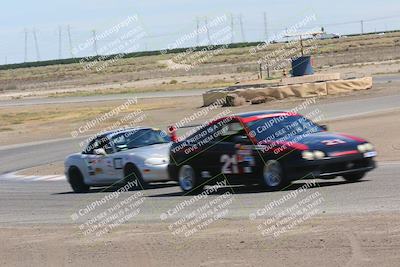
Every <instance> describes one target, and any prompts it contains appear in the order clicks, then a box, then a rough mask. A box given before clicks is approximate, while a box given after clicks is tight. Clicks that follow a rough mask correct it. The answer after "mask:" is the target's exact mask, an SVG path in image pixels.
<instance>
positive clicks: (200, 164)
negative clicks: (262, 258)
mask: <svg viewBox="0 0 400 267" xmlns="http://www.w3.org/2000/svg"><path fill="white" fill-rule="evenodd" d="M173 130H174V129H173V128H172V132H174V131H173ZM172 137H173V138H172V139H173V140H175V143H174V144H173V145H172V146H171V149H170V163H169V166H168V172H169V176H170V178H171V179H172V180H176V181H178V182H179V185H180V187H181V188H182V190H183V191H184V192H193V193H195V192H199V191H201V190H202V189H203V187H204V185H207V184H214V183H216V182H217V181H218V180H221V179H226V180H227V181H228V182H229V184H262V185H263V186H265V187H267V188H269V189H272V190H276V189H280V188H283V187H284V186H286V185H288V184H289V183H290V182H291V181H294V180H299V179H303V178H326V179H331V178H335V177H337V176H343V177H344V179H346V180H348V181H357V180H359V179H361V178H362V177H363V176H364V175H365V174H366V173H367V172H368V171H371V170H372V169H374V168H375V162H374V157H375V156H376V151H375V149H374V147H373V145H372V144H370V143H369V142H367V141H366V140H364V139H362V138H359V137H355V136H351V135H348V134H342V133H330V132H328V131H327V127H326V126H324V125H319V124H317V123H314V122H312V121H311V120H309V119H307V118H306V117H304V116H301V115H300V114H296V113H292V112H285V111H262V112H250V113H242V114H237V115H233V116H229V117H224V118H220V119H218V120H215V121H212V122H211V123H209V124H207V125H204V126H201V127H198V129H197V130H196V131H195V132H194V133H193V134H191V135H190V136H189V137H187V138H185V139H183V140H179V138H177V137H176V135H174V134H172Z"/></svg>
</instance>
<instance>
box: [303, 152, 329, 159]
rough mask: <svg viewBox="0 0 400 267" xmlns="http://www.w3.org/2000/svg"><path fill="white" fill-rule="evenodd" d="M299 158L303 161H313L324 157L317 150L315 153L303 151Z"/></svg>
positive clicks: (323, 154)
mask: <svg viewBox="0 0 400 267" xmlns="http://www.w3.org/2000/svg"><path fill="white" fill-rule="evenodd" d="M301 156H302V157H303V159H305V160H314V159H323V158H324V157H325V153H324V152H322V151H319V150H316V151H303V152H302V153H301Z"/></svg>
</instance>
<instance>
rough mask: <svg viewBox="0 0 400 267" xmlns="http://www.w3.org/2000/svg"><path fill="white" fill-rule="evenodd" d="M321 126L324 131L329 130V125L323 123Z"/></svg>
mask: <svg viewBox="0 0 400 267" xmlns="http://www.w3.org/2000/svg"><path fill="white" fill-rule="evenodd" d="M320 127H321V128H322V129H323V130H324V131H328V125H326V124H322V125H320Z"/></svg>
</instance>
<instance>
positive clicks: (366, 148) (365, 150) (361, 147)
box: [357, 143, 374, 153]
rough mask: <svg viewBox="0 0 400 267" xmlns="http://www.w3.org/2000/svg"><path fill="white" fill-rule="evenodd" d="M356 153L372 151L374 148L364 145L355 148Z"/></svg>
mask: <svg viewBox="0 0 400 267" xmlns="http://www.w3.org/2000/svg"><path fill="white" fill-rule="evenodd" d="M357 149H358V151H360V152H361V153H364V152H368V151H372V150H374V146H373V145H372V144H370V143H365V144H361V145H358V146H357Z"/></svg>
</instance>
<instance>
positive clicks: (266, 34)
mask: <svg viewBox="0 0 400 267" xmlns="http://www.w3.org/2000/svg"><path fill="white" fill-rule="evenodd" d="M264 34H265V37H264V38H265V41H266V42H268V20H267V13H266V12H264Z"/></svg>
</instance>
